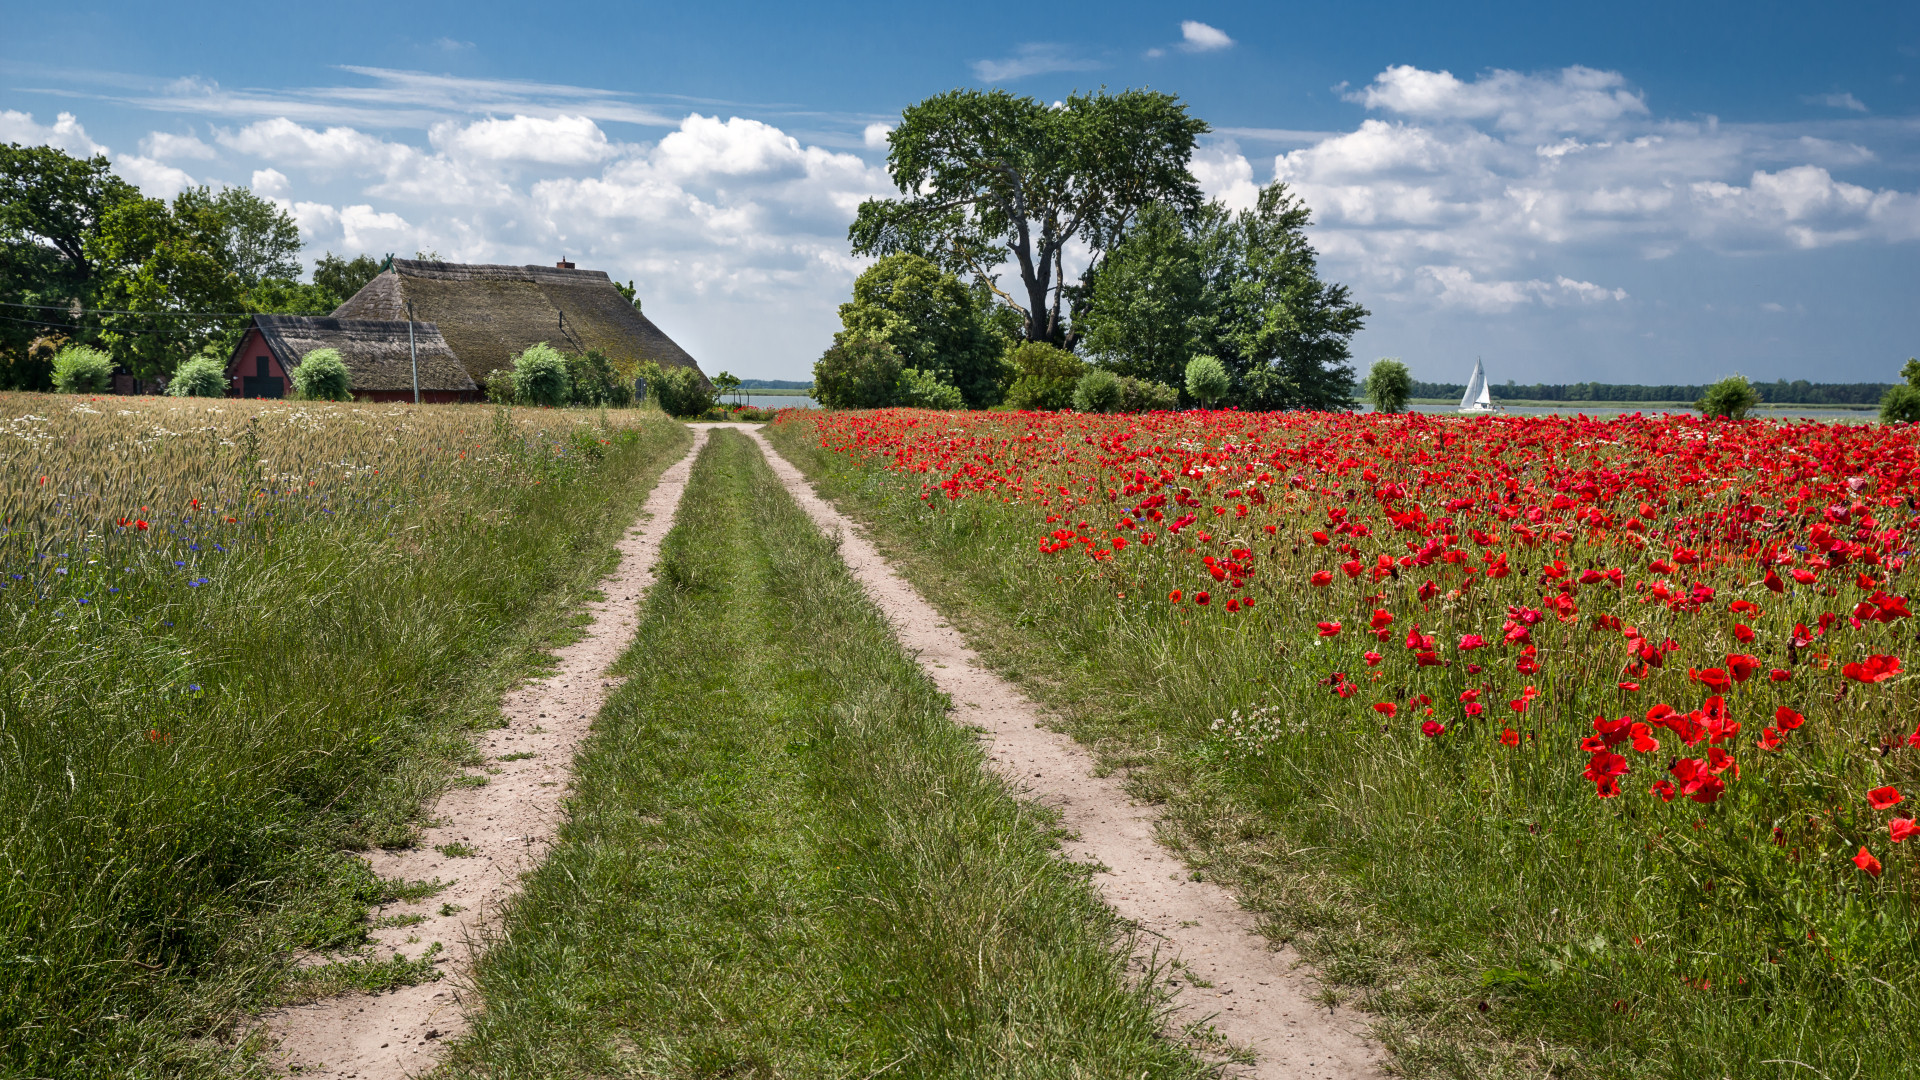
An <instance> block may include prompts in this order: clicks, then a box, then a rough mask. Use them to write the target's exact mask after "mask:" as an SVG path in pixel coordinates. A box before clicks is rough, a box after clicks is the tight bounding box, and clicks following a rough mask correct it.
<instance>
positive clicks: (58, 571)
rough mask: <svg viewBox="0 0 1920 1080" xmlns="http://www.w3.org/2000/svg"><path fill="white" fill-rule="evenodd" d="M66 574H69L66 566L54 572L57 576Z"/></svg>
mask: <svg viewBox="0 0 1920 1080" xmlns="http://www.w3.org/2000/svg"><path fill="white" fill-rule="evenodd" d="M66 572H67V568H66V567H64V566H63V567H61V568H60V569H58V570H55V571H54V573H56V574H64V573H66Z"/></svg>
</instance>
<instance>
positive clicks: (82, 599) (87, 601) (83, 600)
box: [80, 596, 93, 604]
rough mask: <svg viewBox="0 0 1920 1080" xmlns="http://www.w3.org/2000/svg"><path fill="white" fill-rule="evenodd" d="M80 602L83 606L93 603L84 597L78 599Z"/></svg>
mask: <svg viewBox="0 0 1920 1080" xmlns="http://www.w3.org/2000/svg"><path fill="white" fill-rule="evenodd" d="M80 602H81V603H83V604H91V603H93V601H91V600H89V599H87V598H86V597H84V596H83V597H81V598H80Z"/></svg>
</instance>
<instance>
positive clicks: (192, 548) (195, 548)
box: [187, 544, 200, 551]
mask: <svg viewBox="0 0 1920 1080" xmlns="http://www.w3.org/2000/svg"><path fill="white" fill-rule="evenodd" d="M187 550H188V551H199V550H200V545H199V544H188V545H187Z"/></svg>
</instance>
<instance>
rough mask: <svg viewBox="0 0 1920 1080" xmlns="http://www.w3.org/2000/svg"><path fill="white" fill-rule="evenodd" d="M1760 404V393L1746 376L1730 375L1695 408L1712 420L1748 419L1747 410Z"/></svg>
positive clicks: (1715, 386)
mask: <svg viewBox="0 0 1920 1080" xmlns="http://www.w3.org/2000/svg"><path fill="white" fill-rule="evenodd" d="M1759 403H1760V392H1759V391H1758V390H1755V389H1754V388H1753V384H1752V383H1749V382H1748V381H1747V377H1746V376H1745V375H1729V376H1727V377H1726V378H1724V379H1721V380H1720V381H1719V382H1717V383H1714V384H1713V385H1712V386H1709V387H1707V392H1706V393H1705V394H1702V395H1701V396H1700V400H1699V401H1696V402H1694V405H1693V407H1694V408H1696V409H1699V410H1700V413H1701V415H1703V416H1706V417H1709V418H1712V417H1716V416H1724V417H1726V418H1727V419H1729V420H1740V419H1743V418H1745V417H1746V415H1747V410H1748V409H1751V408H1753V407H1754V406H1755V405H1758V404H1759Z"/></svg>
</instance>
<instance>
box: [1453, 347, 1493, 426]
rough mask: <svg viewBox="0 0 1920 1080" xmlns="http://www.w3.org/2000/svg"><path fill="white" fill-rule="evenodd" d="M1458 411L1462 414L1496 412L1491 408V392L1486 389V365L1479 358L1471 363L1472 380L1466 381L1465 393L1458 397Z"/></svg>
mask: <svg viewBox="0 0 1920 1080" xmlns="http://www.w3.org/2000/svg"><path fill="white" fill-rule="evenodd" d="M1460 411H1461V412H1463V413H1490V412H1495V411H1497V410H1496V409H1494V407H1493V392H1492V391H1490V390H1488V389H1487V369H1486V365H1484V364H1483V363H1481V362H1480V360H1479V358H1478V357H1476V358H1474V361H1473V378H1471V379H1468V380H1467V392H1466V393H1464V394H1462V395H1460Z"/></svg>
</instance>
